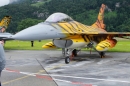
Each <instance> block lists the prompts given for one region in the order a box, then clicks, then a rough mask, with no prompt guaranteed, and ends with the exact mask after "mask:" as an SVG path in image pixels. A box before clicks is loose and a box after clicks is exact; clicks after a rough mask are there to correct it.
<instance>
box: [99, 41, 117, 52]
mask: <svg viewBox="0 0 130 86" xmlns="http://www.w3.org/2000/svg"><path fill="white" fill-rule="evenodd" d="M116 43H117V40H116V39H106V40H104V41H101V42H100V43H99V44H97V46H96V50H97V51H100V52H103V51H107V50H108V49H110V48H113V47H114V46H115V45H116Z"/></svg>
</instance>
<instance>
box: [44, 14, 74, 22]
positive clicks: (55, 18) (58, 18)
mask: <svg viewBox="0 0 130 86" xmlns="http://www.w3.org/2000/svg"><path fill="white" fill-rule="evenodd" d="M69 21H73V19H72V18H71V17H69V16H68V15H66V14H64V13H53V14H52V15H50V16H49V17H48V18H47V19H46V21H45V22H53V23H58V22H69Z"/></svg>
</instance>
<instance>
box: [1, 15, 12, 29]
mask: <svg viewBox="0 0 130 86" xmlns="http://www.w3.org/2000/svg"><path fill="white" fill-rule="evenodd" d="M10 21H11V16H5V17H4V18H3V19H2V20H1V22H0V27H4V28H5V29H7V27H8V25H9V23H10Z"/></svg>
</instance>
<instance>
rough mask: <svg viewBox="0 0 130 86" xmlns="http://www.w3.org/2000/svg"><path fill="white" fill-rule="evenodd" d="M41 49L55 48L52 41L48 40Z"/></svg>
mask: <svg viewBox="0 0 130 86" xmlns="http://www.w3.org/2000/svg"><path fill="white" fill-rule="evenodd" d="M42 48H43V49H57V47H56V46H55V45H54V44H53V42H48V43H46V44H44V45H43V46H42Z"/></svg>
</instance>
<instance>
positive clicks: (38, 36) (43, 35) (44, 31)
mask: <svg viewBox="0 0 130 86" xmlns="http://www.w3.org/2000/svg"><path fill="white" fill-rule="evenodd" d="M57 33H58V30H56V29H55V28H54V27H52V26H51V25H49V24H44V23H40V24H37V25H34V26H31V27H29V28H26V29H24V30H22V31H20V32H18V33H16V34H15V35H14V36H12V38H13V39H16V40H25V41H33V40H43V39H52V38H55V37H57Z"/></svg>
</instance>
